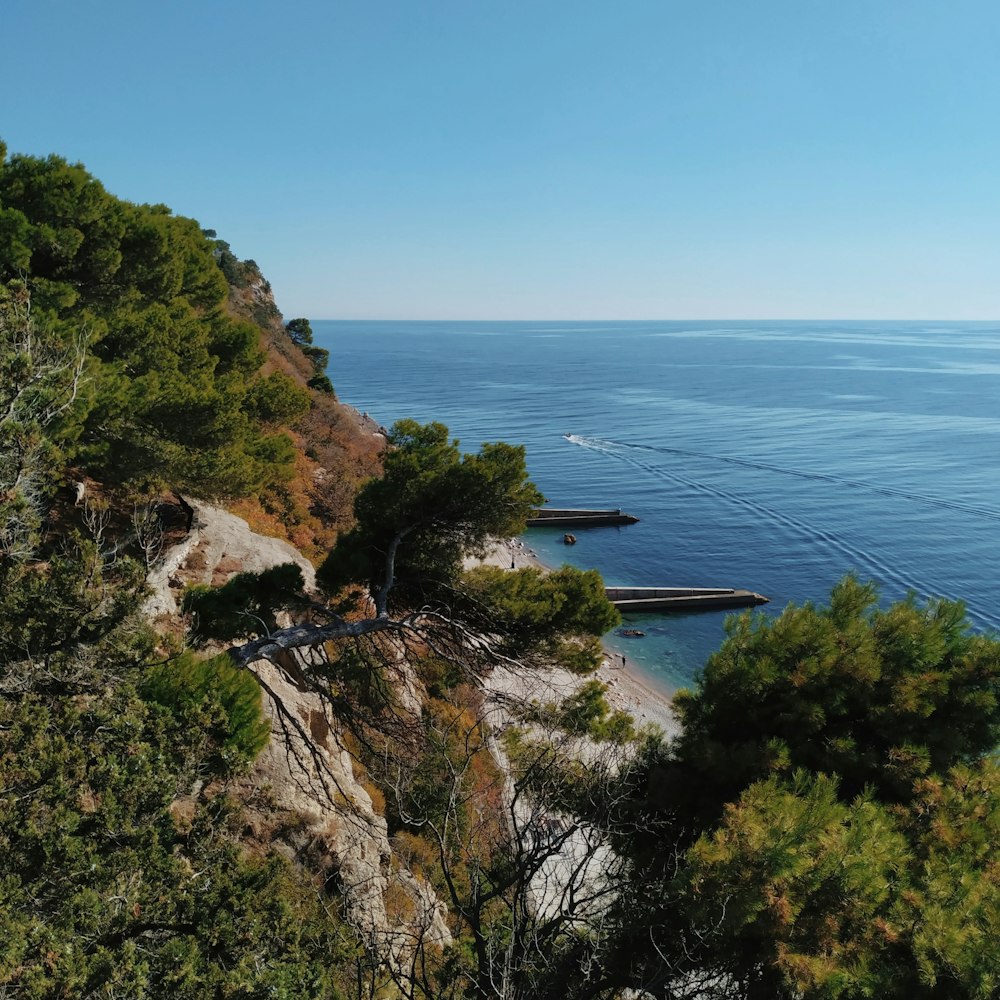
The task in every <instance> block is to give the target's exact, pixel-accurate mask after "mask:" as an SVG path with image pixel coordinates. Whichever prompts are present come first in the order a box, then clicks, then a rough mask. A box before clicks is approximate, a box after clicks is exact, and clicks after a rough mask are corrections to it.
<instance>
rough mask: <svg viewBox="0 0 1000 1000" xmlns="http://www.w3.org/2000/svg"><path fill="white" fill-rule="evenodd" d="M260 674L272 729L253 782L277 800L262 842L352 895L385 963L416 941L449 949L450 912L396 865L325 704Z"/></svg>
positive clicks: (266, 668)
mask: <svg viewBox="0 0 1000 1000" xmlns="http://www.w3.org/2000/svg"><path fill="white" fill-rule="evenodd" d="M255 672H256V673H257V675H258V677H259V678H260V680H261V682H262V686H263V688H264V691H265V696H264V708H265V711H266V712H267V714H268V715H269V716H270V718H271V725H272V736H271V741H270V743H269V744H268V746H267V748H266V749H265V750H264V751H263V753H262V754H261V755H260V757H259V758H258V759H257V762H256V764H255V766H254V769H253V772H252V775H251V780H252V782H253V783H254V785H255V786H256V788H257V789H258V790H259V789H267V790H268V792H269V794H268V795H267V796H266V797H265V800H266V801H267V803H268V808H267V810H266V811H261V812H260V813H258V814H257V815H256V816H255V817H254V816H252V819H251V823H252V824H254V825H255V826H256V828H257V829H256V831H255V832H256V833H257V835H258V836H260V835H261V834H262V833H263V832H264V831H265V830H266V829H268V828H270V829H272V830H274V831H275V837H274V839H273V841H272V843H271V847H272V848H273V849H276V850H278V851H279V852H280V853H283V854H285V855H286V856H287V857H289V858H290V859H294V860H297V861H301V862H303V863H304V864H306V865H307V866H308V867H309V868H310V869H311V870H313V871H318V872H320V873H322V874H323V875H324V877H326V878H327V880H328V881H332V883H333V884H334V885H336V886H337V887H338V888H339V889H340V890H341V891H342V892H343V894H344V899H345V901H346V904H347V913H348V917H349V919H350V920H351V921H352V923H354V925H355V926H356V927H357V928H358V929H359V930H360V931H361V933H362V934H363V936H364V938H365V940H366V941H368V942H370V943H371V944H373V945H375V946H376V947H377V948H378V951H379V953H381V954H384V955H387V956H392V957H393V959H394V960H397V961H400V962H401V961H402V960H403V959H404V957H405V955H406V954H407V952H408V951H409V949H410V948H411V947H412V944H413V942H414V941H415V940H416V939H417V938H422V939H423V941H424V942H425V943H429V944H436V945H442V946H443V945H446V944H448V943H450V942H451V934H450V932H449V930H448V926H447V924H446V922H445V916H446V912H447V911H446V909H445V907H444V904H443V903H441V902H440V900H438V899H437V897H436V895H435V894H434V891H433V889H432V888H431V887H430V886H429V885H428V884H427V883H426V882H424V881H423V880H422V879H419V878H417V877H416V876H414V875H413V874H412V873H411V872H409V871H407V870H406V869H405V868H402V867H401V866H400V865H398V864H397V863H395V862H394V860H393V856H392V849H391V845H390V842H389V838H388V832H387V828H386V821H385V819H384V817H382V816H380V815H379V813H378V812H377V811H376V808H375V804H374V803H373V801H372V796H371V794H370V793H369V792H368V791H367V790H366V789H365V787H364V785H363V784H362V776H363V772H361V773H360V774H359V773H356V769H357V770H358V771H360V768H357V765H356V764H355V762H354V761H353V759H352V757H351V755H350V753H349V752H348V751H347V749H346V748H345V747H344V745H343V741H342V740H341V739H340V738H339V734H338V732H337V731H336V729H335V728H332V726H331V721H330V719H329V716H328V714H327V713H326V711H325V708H324V705H323V703H322V701H321V700H320V698H319V696H318V695H316V694H314V693H312V692H306V691H301V690H299V688H298V687H296V686H295V684H294V683H293V681H292V680H291V679H289V678H288V677H286V676H285V675H283V674H282V673H281V672H280V671H279V670H278V669H277V668H276V667H274V666H273V665H272V664H270V663H267V662H261V663H258V664H257V665H256V667H255ZM334 725H335V723H334ZM246 798H247V799H248V801H251V802H253V801H255V800H257V799H258V798H259V796H255V795H253V794H248V795H247V796H246ZM251 815H252V814H251ZM283 817H284V819H283ZM400 893H401V894H402V895H403V897H404V899H405V905H403V906H400V905H399V903H398V902H396V903H394V906H393V910H394V912H393V913H389V912H387V907H386V900H387V898H390V895H391V897H392V898H393V899H395V898H396V897H398V896H399V894H400Z"/></svg>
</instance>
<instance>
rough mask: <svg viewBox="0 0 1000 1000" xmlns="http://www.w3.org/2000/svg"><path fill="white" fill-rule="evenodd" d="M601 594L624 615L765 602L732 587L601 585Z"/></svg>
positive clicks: (742, 606)
mask: <svg viewBox="0 0 1000 1000" xmlns="http://www.w3.org/2000/svg"><path fill="white" fill-rule="evenodd" d="M604 593H605V594H606V595H607V598H608V600H609V601H610V602H611V603H612V604H613V605H614V606H615V607H616V608H618V610H619V611H621V612H623V613H624V614H628V613H629V612H630V611H635V612H639V611H642V612H650V611H665V612H669V611H718V610H719V609H720V608H752V607H755V606H756V605H758V604H767V603H768V598H766V597H764V595H763V594H758V593H756V592H755V591H753V590H740V589H737V588H733V587H605V588H604Z"/></svg>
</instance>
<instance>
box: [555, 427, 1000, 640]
mask: <svg viewBox="0 0 1000 1000" xmlns="http://www.w3.org/2000/svg"><path fill="white" fill-rule="evenodd" d="M567 439H568V440H569V441H570V442H571V443H572V444H575V445H578V446H580V447H582V448H587V449H590V450H592V451H597V452H601V453H603V454H606V455H607V456H608V457H610V458H614V459H616V460H617V461H620V462H624V463H625V464H627V465H631V466H632V467H633V468H637V469H641V470H643V471H644V472H646V473H648V474H649V475H651V476H653V477H654V478H657V479H660V480H663V481H666V482H672V483H676V484H677V485H679V486H684V487H687V488H688V489H689V490H692V491H694V492H696V493H701V494H704V495H707V496H712V497H715V498H717V499H719V500H723V501H725V502H727V503H729V504H732V505H733V506H736V507H740V508H742V509H744V510H749V511H751V512H753V513H754V514H757V515H758V516H763V517H765V518H767V519H768V520H770V521H772V522H774V523H776V524H779V525H781V526H782V527H783V528H784V529H786V530H789V531H791V532H793V533H794V534H796V535H798V536H800V537H802V538H804V539H806V540H807V541H808V542H809V543H810V544H817V543H818V544H819V545H821V546H822V547H823V548H825V549H826V551H827V553H828V554H831V555H832V554H836V556H838V557H839V559H840V560H846V564H847V566H848V567H849V568H852V569H854V570H856V571H857V572H859V573H861V574H862V575H864V576H870V577H874V578H875V579H878V580H881V581H883V582H884V583H886V584H890V585H892V586H893V587H894V588H895V589H897V590H898V591H899V592H909V591H913V592H915V593H923V592H924V590H925V588H924V587H923V586H922V585H920V584H918V583H917V582H916V581H914V580H912V579H909V578H907V577H906V576H904V575H903V574H902V573H900V572H899V571H898V570H896V569H894V568H893V567H892V566H890V565H888V564H887V563H886V562H884V561H883V560H881V559H879V558H878V557H877V556H876V555H874V554H873V553H871V552H865V551H862V550H859V549H857V548H855V547H853V546H852V545H850V544H848V543H847V542H845V541H844V540H843V539H842V538H840V537H839V536H838V535H837V534H836V533H835V532H833V531H830V530H828V529H825V528H818V527H816V526H815V525H812V524H809V523H807V522H806V521H803V520H800V519H799V518H796V517H794V516H793V515H791V514H787V513H785V512H784V511H781V510H776V509H774V508H772V507H769V506H768V505H766V504H763V503H761V502H759V501H757V500H754V499H752V498H750V497H748V496H744V495H742V494H738V493H733V492H730V491H729V490H726V489H723V488H721V487H718V486H712V485H710V484H708V483H704V482H700V481H699V480H696V479H690V478H688V477H687V476H685V475H683V474H681V473H679V472H675V471H673V470H672V469H667V468H664V467H663V466H661V465H654V464H652V463H651V462H649V461H644V460H643V459H642V457H641V454H642V453H643V452H646V453H650V452H653V453H663V454H668V455H680V456H685V457H690V458H700V459H714V460H717V461H720V462H727V463H730V464H733V465H741V466H746V467H749V468H753V469H761V470H764V471H768V472H776V473H781V474H787V475H793V476H800V477H801V478H804V479H821V480H825V481H828V482H833V483H835V484H839V485H845V486H849V487H856V488H859V489H866V488H869V486H870V484H866V483H860V482H854V481H852V480H846V479H840V478H838V477H836V476H827V475H823V474H813V473H809V472H800V471H799V470H794V469H782V468H780V467H778V466H770V465H767V464H766V463H758V462H751V461H747V460H744V459H736V458H728V457H726V456H720V455H710V454H705V453H701V452H695V451H688V450H685V449H683V448H669V447H653V446H649V445H634V444H626V443H623V442H619V441H612V440H607V439H603V438H592V437H583V436H581V435H567ZM636 453H639V454H636ZM870 488H871V489H872V490H873V491H874V492H878V493H882V494H884V495H888V496H898V497H900V498H902V499H907V500H913V501H916V502H927V503H929V504H930V505H931V506H942V507H949V508H951V509H957V510H965V511H966V512H967V513H973V514H975V515H977V516H980V517H988V518H989V519H991V520H1000V511H990V509H989V508H979V507H972V506H970V505H966V504H958V503H956V504H952V503H951V502H950V501H947V500H940V501H939V502H935V501H938V500H939V498H935V497H929V496H924V495H922V494H916V493H907V492H905V491H902V490H894V489H892V488H889V487H885V488H883V487H878V486H875V487H870ZM965 603H966V606H967V609H968V614H969V618H970V619H972V620H973V621H975V622H976V624H978V625H979V626H980V627H982V628H989V629H993V630H1000V618H996V617H994V616H992V615H990V614H988V613H987V612H985V611H984V610H983V609H982V608H979V607H977V606H976V605H975V604H974V603H972V602H969V601H966V602H965Z"/></svg>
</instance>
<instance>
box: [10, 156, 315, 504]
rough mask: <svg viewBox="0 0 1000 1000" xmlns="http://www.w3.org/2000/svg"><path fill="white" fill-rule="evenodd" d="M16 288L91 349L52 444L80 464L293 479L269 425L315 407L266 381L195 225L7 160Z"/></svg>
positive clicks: (201, 480)
mask: <svg viewBox="0 0 1000 1000" xmlns="http://www.w3.org/2000/svg"><path fill="white" fill-rule="evenodd" d="M15 281H23V282H26V284H27V288H28V290H29V291H30V295H31V301H32V309H33V313H34V319H35V322H36V325H38V326H39V327H42V328H45V329H59V328H61V329H72V330H73V331H74V332H75V335H76V336H79V337H82V338H83V339H84V341H85V347H86V350H87V352H88V364H87V377H86V381H85V388H86V391H85V392H82V393H81V394H80V396H79V398H78V399H77V400H76V401H75V405H74V409H73V412H72V414H67V415H66V416H67V419H64V420H63V422H62V423H61V425H60V427H59V428H58V433H56V434H55V436H54V440H55V441H56V442H57V443H58V444H59V445H60V446H61V447H62V448H63V449H64V450H65V453H66V456H67V458H69V459H70V460H71V461H75V462H76V463H78V464H82V465H85V466H86V467H87V468H88V469H89V470H90V471H91V473H92V474H94V475H96V476H98V477H99V478H101V479H103V480H105V481H114V482H127V483H130V484H140V485H143V486H145V485H148V484H150V483H155V482H162V483H165V484H167V485H169V486H170V487H171V488H173V489H179V490H189V491H191V492H193V493H195V494H197V495H202V496H240V495H243V494H246V493H250V492H253V491H255V490H260V489H262V488H264V487H265V486H266V485H267V484H269V483H270V482H272V481H274V480H276V479H277V480H279V481H280V479H281V478H282V477H284V476H287V475H288V474H289V471H290V469H291V463H292V460H293V458H294V452H293V450H292V447H291V442H290V440H289V439H288V437H287V435H285V434H284V433H282V432H280V431H275V430H274V429H273V425H274V424H275V423H276V422H280V421H281V420H284V419H288V418H290V417H291V416H294V415H295V414H298V413H301V412H303V408H304V407H305V406H307V401H306V400H305V398H304V397H303V395H302V393H301V391H299V390H297V389H295V387H294V386H292V385H291V384H290V383H289V382H287V381H284V382H283V381H278V380H275V379H273V378H272V379H271V380H270V382H268V383H267V384H266V385H260V382H261V380H260V378H259V376H258V375H257V372H258V369H259V368H260V366H261V363H262V361H263V354H262V352H261V350H260V348H259V344H258V341H259V336H260V334H259V330H258V328H257V327H256V326H254V325H253V324H252V323H249V322H245V321H241V320H237V319H234V318H232V316H231V315H229V313H228V312H227V311H226V309H225V308H224V307H225V304H226V301H227V297H228V285H227V283H226V278H225V276H224V274H223V271H222V270H221V269H220V266H219V262H218V261H217V248H216V246H215V244H214V243H213V241H211V240H210V239H208V238H207V237H206V236H205V235H204V234H203V232H202V231H201V229H200V228H199V226H198V224H197V223H196V222H194V221H193V220H191V219H185V218H181V217H178V216H174V215H172V214H171V213H170V211H169V210H168V209H167V208H166V207H165V206H163V205H134V204H132V203H130V202H126V201H122V200H121V199H118V198H115V197H114V196H113V195H111V194H109V193H108V192H107V191H106V190H105V189H104V187H103V186H102V185H101V184H100V182H99V181H97V180H95V179H94V178H93V177H91V176H90V175H89V174H88V173H87V171H86V170H85V169H84V168H83V167H82V166H80V165H79V164H70V163H67V162H66V161H65V160H63V159H60V158H59V157H55V156H50V157H48V158H45V159H39V158H36V157H30V156H16V155H15V156H11V157H10V158H9V159H2V158H0V286H9V285H10V283H11V282H15ZM67 335H68V334H64V335H63V336H67Z"/></svg>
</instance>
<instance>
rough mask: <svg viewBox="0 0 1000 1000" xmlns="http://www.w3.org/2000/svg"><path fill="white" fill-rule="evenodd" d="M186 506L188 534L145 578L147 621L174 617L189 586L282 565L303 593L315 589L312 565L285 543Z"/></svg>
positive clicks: (207, 509)
mask: <svg viewBox="0 0 1000 1000" xmlns="http://www.w3.org/2000/svg"><path fill="white" fill-rule="evenodd" d="M190 505H191V507H192V508H193V509H194V515H193V517H192V521H191V529H190V531H188V533H187V534H186V535H185V537H184V538H183V539H182V540H181V541H180V542H178V543H177V544H175V545H173V546H172V547H171V548H169V549H167V550H166V552H165V553H164V555H163V558H162V559H161V560H160V562H159V563H158V564H157V565H156V566H154V568H153V571H152V572H151V573H150V574H149V579H148V581H147V582H148V584H149V587H150V588H151V590H152V595H151V596H150V598H149V599H148V600H147V602H146V606H145V611H146V614H148V615H150V617H152V618H158V617H160V616H163V615H176V614H177V613H178V611H179V610H180V608H179V606H178V598H179V597H180V595H181V593H182V591H183V589H184V587H186V586H188V585H189V584H192V583H207V584H211V585H212V586H213V587H218V586H220V585H221V584H223V583H225V582H226V581H227V580H229V579H230V578H231V577H232V576H234V575H235V574H236V573H260V572H263V571H264V570H266V569H271V568H272V567H273V566H280V565H281V564H282V563H289V562H293V563H295V564H296V565H297V566H298V567H299V568H300V569H301V570H302V576H303V579H304V580H305V582H306V590H307V591H311V590H313V589H314V588H315V586H316V571H315V569H313V566H312V563H310V562H309V560H308V559H306V558H305V556H303V555H302V553H300V552H299V551H298V549H296V548H295V547H294V546H292V545H290V544H289V543H288V542H285V541H282V540H281V539H280V538H268V537H267V536H266V535H258V534H257V533H256V532H254V531H251V530H250V525H249V524H247V522H246V521H244V520H243V518H242V517H237V516H236V515H235V514H230V513H229V512H228V511H225V510H222V509H221V508H220V507H213V506H212V505H211V504H207V503H201V502H198V501H192V502H191V504H190Z"/></svg>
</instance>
